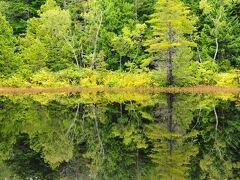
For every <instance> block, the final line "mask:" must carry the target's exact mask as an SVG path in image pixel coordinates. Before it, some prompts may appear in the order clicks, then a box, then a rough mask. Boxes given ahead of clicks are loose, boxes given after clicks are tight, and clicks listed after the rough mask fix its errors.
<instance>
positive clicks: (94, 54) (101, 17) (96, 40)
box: [92, 12, 103, 69]
mask: <svg viewBox="0 0 240 180" xmlns="http://www.w3.org/2000/svg"><path fill="white" fill-rule="evenodd" d="M102 20H103V12H101V13H100V17H99V24H98V28H97V32H96V37H95V42H94V48H93V58H92V67H93V69H96V53H97V43H98V38H99V31H100V29H101V26H102Z"/></svg>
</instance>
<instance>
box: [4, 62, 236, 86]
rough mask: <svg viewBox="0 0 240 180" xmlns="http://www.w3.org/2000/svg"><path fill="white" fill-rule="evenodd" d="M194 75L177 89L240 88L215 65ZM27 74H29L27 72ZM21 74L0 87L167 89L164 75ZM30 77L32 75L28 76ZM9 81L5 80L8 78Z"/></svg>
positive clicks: (86, 70)
mask: <svg viewBox="0 0 240 180" xmlns="http://www.w3.org/2000/svg"><path fill="white" fill-rule="evenodd" d="M191 68H192V70H190V72H191V75H190V76H188V77H187V76H186V77H183V78H182V79H180V80H179V81H178V83H177V85H178V86H194V85H200V84H204V85H218V86H239V84H238V83H239V75H238V74H237V72H234V71H231V72H228V73H221V74H218V72H217V71H218V69H217V66H216V64H215V63H210V62H206V63H193V65H192V67H191ZM25 71H26V72H25ZM27 71H28V70H27V69H26V70H22V71H21V72H19V73H16V74H14V75H13V76H11V77H10V78H7V79H4V77H1V81H0V87H23V88H24V87H69V86H81V87H117V88H134V87H143V88H144V87H163V86H165V85H166V81H165V74H164V72H162V71H150V72H141V71H140V72H123V71H106V70H105V71H97V70H94V71H93V70H92V69H90V68H81V69H78V68H76V67H71V68H68V69H64V70H61V71H58V72H51V71H50V70H49V69H46V68H44V69H41V70H40V71H38V72H35V73H34V74H31V72H29V73H27ZM27 74H29V75H27ZM5 78H6V77H5Z"/></svg>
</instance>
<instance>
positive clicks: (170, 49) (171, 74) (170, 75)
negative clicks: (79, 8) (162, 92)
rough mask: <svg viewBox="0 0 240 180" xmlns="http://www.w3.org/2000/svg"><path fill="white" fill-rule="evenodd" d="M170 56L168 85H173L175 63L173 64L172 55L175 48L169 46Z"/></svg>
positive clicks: (168, 61)
mask: <svg viewBox="0 0 240 180" xmlns="http://www.w3.org/2000/svg"><path fill="white" fill-rule="evenodd" d="M167 52H168V57H167V84H168V85H173V84H174V82H173V73H172V70H173V65H172V61H173V59H172V55H173V48H172V47H170V48H168V51H167Z"/></svg>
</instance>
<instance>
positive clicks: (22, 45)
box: [0, 0, 240, 87]
mask: <svg viewBox="0 0 240 180" xmlns="http://www.w3.org/2000/svg"><path fill="white" fill-rule="evenodd" d="M0 32H1V33H0V87H71V86H81V87H165V86H179V87H182V86H198V85H213V86H231V87H239V82H240V70H239V67H240V56H239V55H240V51H239V49H240V36H239V34H240V2H239V0H221V1H219V0H56V1H54V0H31V1H30V0H11V1H8V0H1V1H0Z"/></svg>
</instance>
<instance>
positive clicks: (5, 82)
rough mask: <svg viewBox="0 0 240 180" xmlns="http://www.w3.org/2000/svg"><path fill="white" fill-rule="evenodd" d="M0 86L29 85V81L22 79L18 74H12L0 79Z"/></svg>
mask: <svg viewBox="0 0 240 180" xmlns="http://www.w3.org/2000/svg"><path fill="white" fill-rule="evenodd" d="M0 86H2V87H16V88H17V87H31V83H30V82H28V81H27V80H26V79H24V78H23V77H22V76H21V75H19V74H14V75H13V76H12V77H10V78H8V79H2V80H1V81H0Z"/></svg>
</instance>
